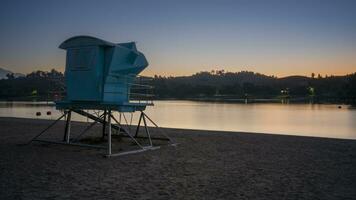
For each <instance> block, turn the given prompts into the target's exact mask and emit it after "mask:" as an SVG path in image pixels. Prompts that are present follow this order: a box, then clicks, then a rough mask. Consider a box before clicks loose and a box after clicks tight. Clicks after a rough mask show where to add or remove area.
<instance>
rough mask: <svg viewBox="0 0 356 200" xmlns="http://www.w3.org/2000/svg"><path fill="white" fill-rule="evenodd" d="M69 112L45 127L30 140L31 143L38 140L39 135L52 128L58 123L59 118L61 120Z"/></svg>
mask: <svg viewBox="0 0 356 200" xmlns="http://www.w3.org/2000/svg"><path fill="white" fill-rule="evenodd" d="M66 115H67V113H66V112H64V114H63V115H62V116H60V117H59V118H58V119H57V120H56V121H54V122H53V123H52V124H51V125H49V126H48V127H47V128H45V129H44V130H43V131H41V132H40V133H39V134H37V135H36V136H35V137H33V138H32V139H31V140H30V141H29V142H28V144H29V143H31V142H32V141H34V140H36V139H37V138H38V137H40V136H41V135H42V134H43V133H45V132H46V131H47V130H48V129H50V128H51V127H52V126H54V125H55V124H57V122H59V120H61V119H62V118H63V117H64V116H66Z"/></svg>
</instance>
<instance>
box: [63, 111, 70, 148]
mask: <svg viewBox="0 0 356 200" xmlns="http://www.w3.org/2000/svg"><path fill="white" fill-rule="evenodd" d="M71 118H72V112H71V111H70V110H69V111H68V115H67V122H66V128H65V133H64V136H65V141H66V143H67V144H69V142H70V141H69V140H70V128H71V127H70V126H71Z"/></svg>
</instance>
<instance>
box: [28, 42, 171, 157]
mask: <svg viewBox="0 0 356 200" xmlns="http://www.w3.org/2000/svg"><path fill="white" fill-rule="evenodd" d="M59 48H61V49H64V50H66V53H67V55H66V68H65V84H66V96H65V98H64V99H62V100H61V101H57V102H55V103H56V108H57V109H58V110H61V111H63V114H62V115H61V116H60V117H59V118H58V119H57V120H56V121H54V122H53V123H52V124H51V125H50V126H49V127H47V128H46V129H45V130H43V131H42V132H41V133H39V134H38V135H37V136H35V137H34V138H33V139H32V140H31V142H32V141H39V142H51V143H60V144H70V145H79V146H87V147H99V148H100V147H103V146H96V145H89V144H83V143H79V142H78V141H79V138H81V137H82V136H83V135H85V133H86V132H87V131H88V130H89V129H90V128H91V127H93V126H94V125H95V124H97V123H100V124H102V138H103V139H104V138H105V136H107V140H106V141H107V145H106V146H105V147H103V148H106V149H107V156H114V155H124V154H129V153H136V152H141V151H146V150H152V149H157V148H159V146H154V145H153V142H152V140H154V139H159V140H167V141H168V142H170V143H171V144H173V141H172V140H171V139H170V138H169V137H168V136H167V135H166V134H164V132H162V135H163V136H164V137H163V138H154V137H151V134H150V132H149V130H148V126H147V122H148V121H149V122H151V123H152V124H153V125H154V126H156V127H157V128H158V126H157V124H156V123H155V122H153V120H151V119H150V118H149V117H148V116H147V115H146V114H145V113H144V110H145V109H146V106H153V102H152V100H150V99H149V97H150V94H148V93H147V92H146V93H143V92H142V91H145V90H149V89H152V87H151V86H149V85H143V84H139V83H138V82H137V79H138V74H139V73H140V72H141V71H143V70H144V69H145V68H146V67H147V66H148V62H147V60H146V58H145V56H144V55H143V54H142V53H141V52H139V51H138V50H137V48H136V44H135V43H134V42H128V43H111V42H108V41H104V40H101V39H98V38H95V37H91V36H76V37H72V38H69V39H67V40H66V41H64V42H63V43H62V44H61V45H60V46H59ZM134 90H135V91H141V93H140V92H134ZM72 112H74V113H77V114H79V115H82V116H85V117H87V118H89V119H91V120H93V122H92V123H91V124H90V125H89V126H88V127H87V128H86V129H85V130H84V131H82V132H81V133H80V134H79V135H77V136H76V137H75V138H73V137H71V115H72ZM114 112H118V113H119V116H120V120H117V119H116V118H115V117H114V114H113V113H114ZM134 112H140V115H139V119H138V123H137V126H136V128H135V130H134V131H131V129H132V126H131V125H132V124H131V123H130V124H128V121H127V119H126V117H125V115H124V113H131V114H132V113H134ZM121 116H123V117H124V119H125V122H126V126H124V125H123V123H122V122H121ZM131 116H132V115H131ZM63 118H66V125H65V131H64V136H63V141H48V140H43V139H39V138H40V136H41V135H42V134H44V133H45V132H46V131H47V130H48V129H50V128H51V127H52V126H53V125H54V124H56V123H57V122H58V121H60V120H61V119H63ZM112 120H114V122H115V123H112ZM131 121H132V118H131ZM142 122H143V126H144V130H145V135H146V136H138V133H139V129H140V126H141V123H142ZM130 127H131V128H130ZM113 129H114V130H116V132H117V134H118V135H120V136H122V137H128V138H130V139H131V140H132V141H133V142H134V143H135V144H136V145H137V147H138V149H136V150H130V151H125V152H118V153H113V152H112V140H111V139H112V130H113ZM106 132H107V133H106ZM138 138H140V139H142V138H143V139H147V140H148V143H149V145H143V144H141V143H140V142H138V140H137V139H138Z"/></svg>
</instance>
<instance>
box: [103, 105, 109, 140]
mask: <svg viewBox="0 0 356 200" xmlns="http://www.w3.org/2000/svg"><path fill="white" fill-rule="evenodd" d="M109 118H110V117H109ZM105 131H106V110H104V123H103V135H102V138H103V139H104V137H105Z"/></svg>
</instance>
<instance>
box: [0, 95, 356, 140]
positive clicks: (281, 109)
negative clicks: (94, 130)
mask: <svg viewBox="0 0 356 200" xmlns="http://www.w3.org/2000/svg"><path fill="white" fill-rule="evenodd" d="M38 111H40V112H41V113H42V115H41V116H39V117H36V116H35V113H36V112H38ZM47 111H51V112H52V115H50V116H47V115H46V112H47ZM145 112H146V113H147V115H148V116H150V117H151V118H152V119H153V120H154V121H155V122H157V123H158V125H160V126H162V127H170V128H186V129H205V130H221V131H242V132H257V133H272V134H283V135H301V136H316V137H331V138H346V139H356V123H355V122H356V110H355V109H350V108H348V106H342V108H341V109H339V108H338V106H337V105H318V104H314V105H312V104H277V103H269V104H267V103H263V104H262V103H261V104H235V103H210V102H195V101H155V106H153V107H148V108H147V110H146V111H145ZM59 115H60V112H59V111H57V110H55V108H54V107H53V106H52V105H46V104H45V103H40V104H38V103H27V102H26V103H17V102H15V103H5V102H2V103H0V116H8V117H25V118H40V119H56V118H57V117H58V116H59ZM116 117H117V118H119V116H118V114H116ZM130 117H131V115H130V114H126V118H127V120H128V121H130ZM138 117H139V114H138V113H136V114H134V116H133V122H134V123H135V122H136V120H137V118H138ZM73 119H74V120H76V121H87V119H86V118H84V117H81V116H79V115H73Z"/></svg>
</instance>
